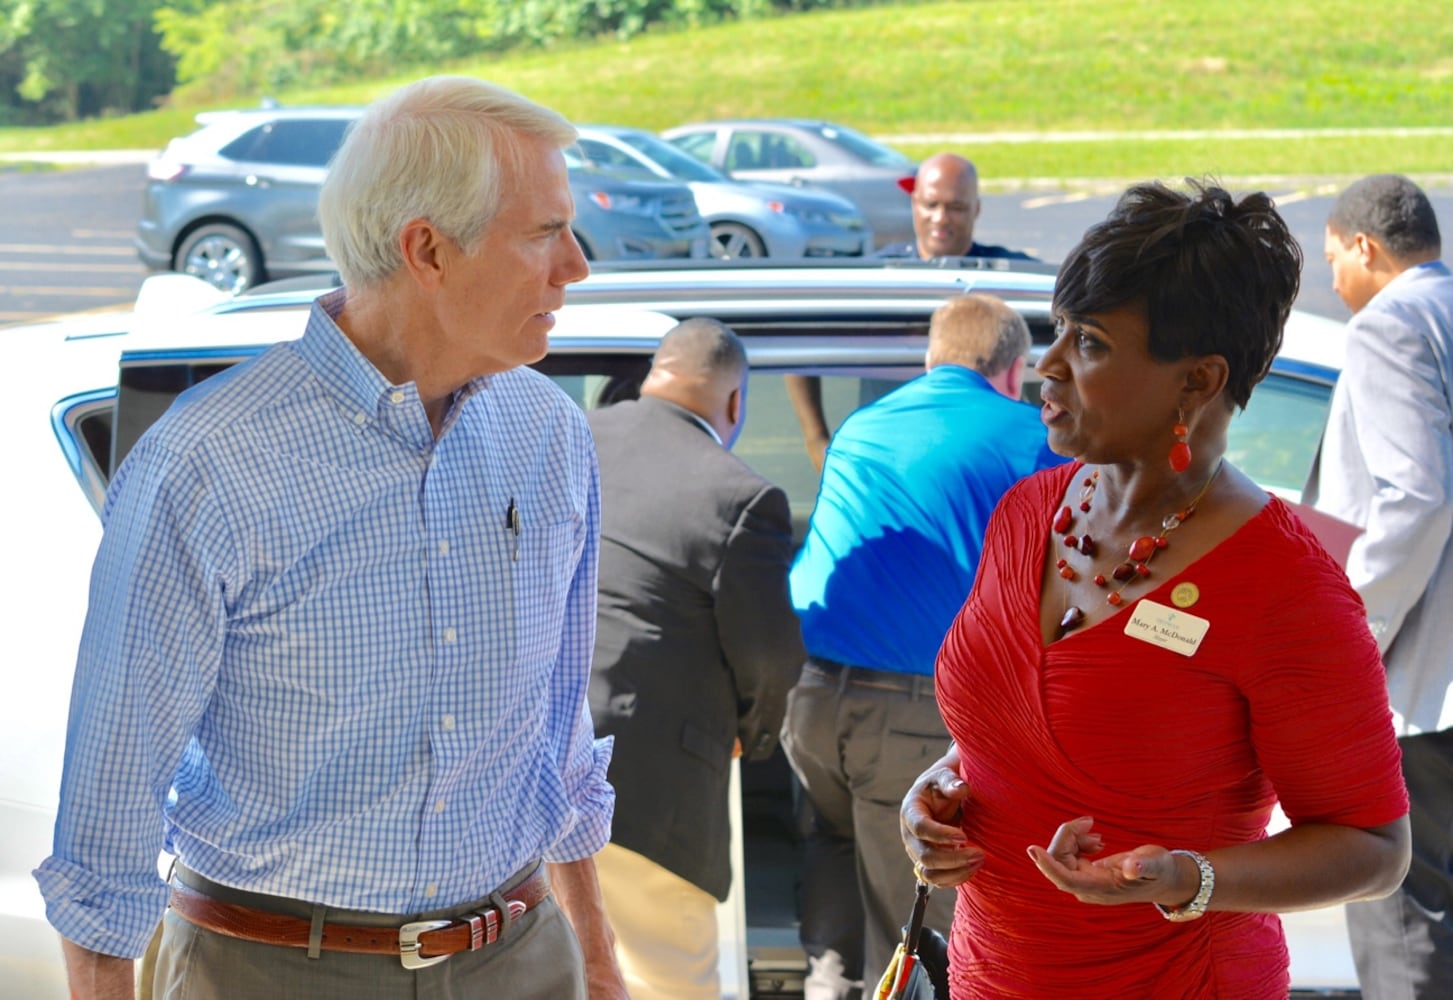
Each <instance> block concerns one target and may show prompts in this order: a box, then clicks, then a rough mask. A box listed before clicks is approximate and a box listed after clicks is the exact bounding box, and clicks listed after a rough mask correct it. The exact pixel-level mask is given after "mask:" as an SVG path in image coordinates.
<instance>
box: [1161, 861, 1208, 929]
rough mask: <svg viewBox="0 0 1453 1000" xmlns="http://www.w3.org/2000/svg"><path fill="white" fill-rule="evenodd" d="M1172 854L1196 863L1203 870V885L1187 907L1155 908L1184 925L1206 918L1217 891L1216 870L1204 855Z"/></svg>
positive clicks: (1168, 918) (1162, 914)
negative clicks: (1213, 894)
mask: <svg viewBox="0 0 1453 1000" xmlns="http://www.w3.org/2000/svg"><path fill="white" fill-rule="evenodd" d="M1171 853H1172V854H1181V855H1184V856H1185V857H1188V858H1190V859H1191V860H1192V861H1194V862H1195V863H1196V867H1197V868H1199V869H1200V870H1201V885H1200V888H1198V889H1197V890H1196V894H1195V895H1194V896H1192V897H1191V901H1190V902H1189V903H1187V904H1186V905H1185V906H1161V905H1160V904H1159V903H1156V904H1155V908H1156V909H1157V910H1159V911H1160V915H1161V916H1162V917H1165V919H1167V920H1171V921H1174V922H1175V923H1184V922H1185V921H1187V920H1196V919H1198V918H1200V917H1204V916H1205V915H1206V907H1207V906H1209V905H1210V903H1211V893H1212V892H1214V891H1215V889H1216V869H1214V868H1212V867H1211V862H1210V861H1209V860H1207V859H1206V856H1205V855H1204V854H1198V853H1197V852H1195V851H1181V850H1175V851H1171Z"/></svg>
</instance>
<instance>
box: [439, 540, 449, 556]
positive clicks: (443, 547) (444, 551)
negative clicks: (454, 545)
mask: <svg viewBox="0 0 1453 1000" xmlns="http://www.w3.org/2000/svg"><path fill="white" fill-rule="evenodd" d="M439 554H440V555H441V556H447V555H448V554H449V539H447V538H444V539H440V541H439Z"/></svg>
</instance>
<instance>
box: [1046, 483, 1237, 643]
mask: <svg viewBox="0 0 1453 1000" xmlns="http://www.w3.org/2000/svg"><path fill="white" fill-rule="evenodd" d="M1220 471H1221V463H1220V462H1217V463H1216V468H1214V469H1212V470H1211V475H1210V477H1209V478H1207V480H1206V485H1204V486H1202V487H1201V491H1200V492H1199V493H1197V494H1196V496H1195V498H1194V499H1193V500H1192V501H1191V502H1190V503H1188V504H1186V506H1185V507H1184V508H1182V509H1181V510H1178V511H1176V512H1175V513H1174V514H1167V515H1166V516H1165V517H1164V518H1162V519H1161V522H1160V534H1158V535H1141V536H1140V537H1139V538H1137V539H1136V540H1135V541H1133V542H1131V543H1130V549H1129V551H1128V552H1127V553H1126V554H1127V555H1128V556H1129V558H1128V559H1126V560H1125V561H1124V562H1122V563H1119V564H1118V565H1116V567H1115V568H1114V569H1113V570H1111V571H1110V577H1111V579H1114V580H1116V581H1118V582H1119V584H1120V586H1119V587H1118V588H1116V589H1115V590H1112V591H1110V593H1109V594H1108V595H1107V596H1106V598H1105V599H1106V600H1107V601H1109V602H1110V603H1111V604H1113V605H1115V606H1116V607H1119V606H1120V604H1121V603H1122V602H1123V600H1124V598H1123V597H1121V595H1122V594H1123V593H1124V592H1125V588H1126V587H1128V586H1130V584H1131V582H1132V581H1134V580H1139V579H1143V578H1145V577H1148V576H1150V561H1151V560H1152V559H1154V558H1155V554H1156V553H1157V552H1159V551H1160V550H1161V549H1164V548H1168V547H1169V546H1170V542H1169V541H1168V540H1167V537H1166V536H1168V535H1169V534H1170V533H1171V532H1172V531H1174V530H1176V529H1177V528H1179V527H1180V526H1181V525H1182V524H1183V523H1185V522H1186V521H1188V520H1190V518H1191V515H1193V514H1194V513H1195V512H1196V505H1197V504H1199V503H1200V502H1201V500H1202V498H1203V497H1205V495H1206V491H1207V490H1209V489H1210V488H1211V484H1212V483H1214V482H1215V481H1216V476H1217V475H1218V474H1219V473H1220ZM1099 481H1100V471H1099V470H1098V469H1096V470H1095V471H1094V472H1093V473H1091V474H1090V475H1088V476H1086V477H1085V480H1084V482H1082V483H1081V484H1080V502H1079V508H1080V512H1081V513H1084V514H1088V513H1089V512H1090V503H1091V501H1093V500H1094V499H1095V487H1096V486H1097V485H1099ZM1074 521H1075V512H1074V510H1072V509H1071V508H1070V507H1069V506H1064V507H1061V508H1060V511H1059V513H1058V514H1056V515H1055V518H1054V523H1053V524H1052V527H1053V528H1054V532H1055V534H1057V535H1059V536H1060V537H1061V538H1062V539H1063V540H1064V543H1065V547H1066V548H1070V549H1076V550H1077V551H1078V552H1079V553H1080V554H1081V555H1083V556H1086V557H1087V558H1090V559H1093V558H1094V557H1095V548H1096V546H1095V542H1094V540H1093V539H1091V538H1090V536H1089V535H1085V534H1082V535H1079V536H1076V535H1074V534H1072V533H1071V529H1072V528H1073V527H1074ZM1054 565H1055V568H1056V569H1057V570H1059V575H1060V576H1062V577H1063V578H1064V579H1066V580H1074V579H1077V578H1078V576H1079V574H1078V573H1076V572H1075V568H1074V567H1073V566H1071V565H1070V564H1069V560H1067V559H1063V558H1062V559H1058V560H1056V561H1055V564H1054ZM1093 579H1094V581H1095V586H1097V587H1108V586H1109V585H1110V580H1108V579H1106V578H1105V574H1103V573H1096V574H1095V575H1094V577H1093ZM1084 619H1085V613H1084V612H1083V611H1081V610H1080V609H1079V608H1077V607H1075V606H1074V605H1073V604H1071V605H1070V606H1069V607H1067V608H1066V609H1065V614H1064V617H1063V618H1061V619H1060V623H1059V627H1060V631H1061V632H1068V631H1069V630H1070V629H1072V628H1074V627H1075V626H1076V625H1078V624H1079V623H1080V622H1082V621H1084Z"/></svg>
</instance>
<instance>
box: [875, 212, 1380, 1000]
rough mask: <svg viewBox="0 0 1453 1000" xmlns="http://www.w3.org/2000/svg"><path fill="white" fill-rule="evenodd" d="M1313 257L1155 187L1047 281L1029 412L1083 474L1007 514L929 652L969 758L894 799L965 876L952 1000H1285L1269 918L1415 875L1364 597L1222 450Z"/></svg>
mask: <svg viewBox="0 0 1453 1000" xmlns="http://www.w3.org/2000/svg"><path fill="white" fill-rule="evenodd" d="M1300 268H1301V252H1300V250H1299V249H1298V247H1297V244H1296V241H1295V239H1294V238H1293V237H1292V235H1291V233H1290V232H1289V231H1288V230H1287V227H1286V225H1285V224H1284V223H1283V221H1282V219H1281V218H1280V217H1279V216H1278V215H1277V213H1276V212H1275V210H1274V209H1273V208H1272V205H1271V202H1270V200H1269V199H1268V198H1267V197H1266V196H1265V195H1263V194H1253V195H1250V196H1248V197H1246V198H1245V199H1243V200H1242V201H1240V202H1236V201H1235V200H1234V199H1232V197H1231V196H1230V195H1229V194H1228V193H1227V192H1225V191H1224V190H1221V189H1219V188H1216V187H1209V186H1208V187H1199V186H1197V187H1194V188H1193V189H1192V190H1191V191H1190V192H1189V193H1181V192H1177V191H1172V190H1171V189H1169V188H1166V187H1164V186H1162V185H1159V184H1147V185H1139V186H1136V187H1133V188H1131V189H1130V190H1129V191H1127V192H1126V194H1125V195H1124V196H1123V197H1122V198H1121V200H1120V202H1119V204H1118V205H1117V207H1116V208H1115V209H1114V211H1113V212H1112V213H1111V215H1110V216H1109V218H1108V219H1107V220H1106V221H1105V222H1103V223H1100V224H1099V225H1097V226H1094V227H1092V228H1091V229H1090V230H1089V231H1088V232H1087V233H1086V235H1085V237H1084V239H1083V240H1082V241H1081V243H1080V244H1079V246H1077V247H1076V248H1075V250H1074V251H1072V252H1071V254H1070V256H1069V258H1068V259H1067V260H1066V262H1065V264H1064V266H1063V268H1062V269H1061V271H1060V276H1059V280H1058V282H1057V286H1056V289H1055V299H1054V314H1055V317H1056V321H1057V324H1058V325H1057V336H1056V339H1055V342H1054V345H1053V346H1052V347H1051V348H1050V349H1049V351H1048V352H1047V353H1046V354H1045V355H1044V357H1043V359H1042V360H1041V361H1040V363H1039V366H1038V371H1039V374H1040V375H1041V376H1043V379H1044V381H1043V383H1042V387H1041V396H1042V398H1043V401H1044V406H1043V412H1042V416H1043V420H1044V422H1045V424H1046V426H1047V427H1048V430H1049V443H1050V446H1051V447H1052V448H1053V449H1054V450H1055V451H1056V452H1058V453H1060V454H1062V455H1069V456H1073V457H1074V458H1076V459H1077V461H1075V462H1073V463H1070V464H1069V465H1066V466H1061V467H1059V468H1056V469H1053V470H1050V471H1047V472H1043V473H1039V474H1037V475H1035V476H1033V477H1031V478H1029V479H1026V480H1024V481H1022V482H1021V483H1020V484H1019V485H1018V486H1016V487H1015V488H1014V489H1013V490H1012V491H1011V492H1010V493H1009V494H1008V495H1006V496H1005V497H1004V499H1003V500H1002V501H1001V503H1000V504H999V507H998V509H997V510H996V512H995V514H994V516H993V519H992V520H991V522H990V524H989V528H988V533H987V536H986V538H985V544H984V555H983V558H982V561H981V562H980V565H979V573H978V578H977V580H976V582H975V584H974V590H973V593H972V594H970V596H969V599H968V602H967V603H966V604H965V606H964V608H963V611H962V612H961V613H960V615H959V617H958V619H957V621H956V622H955V623H954V625H953V626H952V628H951V629H950V630H949V633H948V635H947V636H946V638H945V640H944V643H943V648H942V650H941V652H940V653H939V660H938V667H937V685H938V698H939V704H940V707H941V711H942V713H943V716H944V720H945V722H946V723H947V725H948V729H949V732H950V733H951V734H952V736H953V739H954V742H953V744H952V746H951V747H950V750H949V752H948V754H947V755H946V756H945V757H944V758H943V760H941V761H939V762H938V763H937V764H935V765H934V766H933V767H932V768H930V769H929V770H928V771H926V772H925V773H924V774H923V776H922V777H921V778H920V779H919V780H918V782H917V783H916V784H915V785H914V786H913V788H912V789H911V790H910V791H909V793H908V796H907V797H906V798H905V799H904V803H903V830H904V841H905V844H906V846H907V848H908V852H909V854H910V855H911V856H912V857H913V858H914V860H915V861H916V862H917V864H918V871H919V874H920V877H921V878H923V879H925V880H926V881H928V882H930V883H932V884H933V885H935V886H939V887H950V886H958V887H959V889H958V901H957V906H956V910H955V915H954V925H953V930H952V935H951V942H950V973H951V992H952V997H953V1000H966V998H1004V997H1023V998H1033V1000H1051V998H1056V997H1066V998H1070V997H1073V998H1090V1000H1095V998H1116V1000H1120V998H1141V997H1157V998H1158V997H1166V998H1174V1000H1186V998H1202V997H1204V998H1218V1000H1230V998H1254V1000H1266V998H1273V997H1276V998H1284V997H1285V996H1286V995H1287V991H1288V958H1287V950H1286V943H1285V940H1284V938H1283V935H1282V930H1281V923H1280V921H1279V920H1278V918H1277V917H1276V915H1275V914H1276V913H1278V912H1280V911H1287V910H1298V909H1307V908H1311V907H1318V906H1328V905H1333V904H1336V903H1340V902H1344V901H1347V900H1353V899H1367V898H1374V897H1378V896H1384V895H1387V894H1388V893H1390V892H1392V891H1393V890H1394V889H1396V888H1397V886H1398V884H1399V882H1400V881H1401V880H1402V877H1403V874H1404V873H1405V871H1406V869H1407V865H1408V826H1407V809H1408V806H1407V794H1406V790H1405V788H1404V786H1403V781H1402V777H1401V774H1400V772H1399V767H1398V748H1397V744H1396V742H1395V740H1394V738H1393V730H1392V725H1391V720H1390V715H1389V711H1388V703H1387V694H1386V689H1385V678H1384V675H1383V669H1382V664H1381V660H1380V658H1379V656H1378V651H1377V644H1376V643H1375V642H1374V641H1373V639H1372V636H1371V633H1370V632H1369V631H1368V628H1367V623H1366V619H1365V617H1364V615H1363V610H1362V604H1361V601H1360V600H1359V599H1358V597H1357V595H1356V594H1355V592H1354V591H1353V590H1352V589H1351V587H1350V586H1349V585H1348V583H1347V581H1346V578H1345V576H1344V574H1343V572H1342V570H1341V569H1340V567H1338V566H1337V564H1336V563H1335V562H1334V561H1333V560H1332V559H1331V558H1330V557H1329V556H1327V554H1326V553H1325V552H1323V550H1322V549H1321V547H1320V546H1319V545H1318V543H1317V542H1316V540H1315V539H1314V538H1313V536H1312V535H1311V534H1310V532H1309V531H1308V530H1307V529H1306V528H1305V527H1304V526H1303V525H1302V523H1301V522H1300V521H1299V520H1298V519H1297V517H1296V515H1295V514H1294V513H1293V512H1292V511H1291V510H1290V509H1289V508H1288V507H1287V506H1286V505H1285V504H1284V503H1282V502H1281V501H1280V500H1278V499H1276V498H1274V497H1269V496H1268V495H1267V494H1266V493H1265V492H1263V491H1262V490H1261V489H1260V488H1259V487H1257V486H1256V484H1255V483H1253V482H1252V481H1251V480H1249V479H1248V478H1247V477H1246V476H1245V475H1243V474H1242V473H1241V472H1240V471H1238V470H1237V469H1235V468H1234V467H1233V466H1232V465H1231V464H1230V463H1229V462H1227V461H1226V460H1225V456H1224V453H1225V450H1226V431H1227V426H1228V425H1229V423H1230V420H1231V416H1232V413H1233V411H1234V409H1235V408H1237V407H1244V406H1245V405H1246V401H1247V399H1248V398H1249V396H1250V394H1251V390H1252V387H1253V386H1254V385H1255V384H1256V383H1257V382H1258V381H1259V380H1260V379H1261V378H1262V376H1263V375H1265V373H1266V371H1267V368H1268V366H1269V365H1270V363H1271V360H1272V358H1273V356H1274V355H1275V354H1276V352H1277V349H1278V347H1279V346H1280V343H1281V333H1282V327H1283V325H1284V324H1285V321H1286V317H1287V314H1288V312H1289V311H1290V309H1291V305H1292V301H1293V299H1294V298H1295V296H1296V291H1297V282H1298V275H1299V272H1300ZM1278 801H1280V803H1281V806H1282V808H1283V810H1284V811H1285V813H1286V815H1287V817H1288V818H1289V820H1290V822H1291V826H1290V828H1289V829H1286V830H1284V831H1283V832H1280V833H1278V834H1277V835H1275V836H1272V837H1268V836H1267V834H1266V827H1267V821H1268V819H1269V818H1270V816H1271V813H1272V807H1273V805H1274V804H1275V803H1276V802H1278Z"/></svg>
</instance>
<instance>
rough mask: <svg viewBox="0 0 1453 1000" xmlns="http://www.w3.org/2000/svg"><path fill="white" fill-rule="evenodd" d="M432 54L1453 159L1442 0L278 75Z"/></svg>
mask: <svg viewBox="0 0 1453 1000" xmlns="http://www.w3.org/2000/svg"><path fill="white" fill-rule="evenodd" d="M433 72H455V73H467V74H474V75H478V76H482V77H486V78H488V79H492V80H495V81H497V82H499V83H502V84H504V85H505V86H508V87H511V88H513V89H515V90H518V91H520V92H522V93H524V94H527V95H528V96H530V97H532V98H534V99H536V100H539V101H541V102H543V103H545V104H548V105H550V106H552V107H555V108H557V109H559V110H560V111H562V112H563V113H565V114H566V115H568V116H569V117H571V118H572V119H574V120H576V121H582V122H584V121H590V122H614V123H622V124H634V125H641V126H645V127H649V128H664V127H667V126H670V125H673V124H677V123H680V122H685V121H691V120H698V119H702V118H708V117H713V116H722V115H767V116H771V115H802V116H813V117H821V118H826V119H829V120H833V121H839V122H843V123H845V124H849V125H853V126H855V127H857V128H859V129H862V130H864V131H866V132H868V133H870V134H873V135H877V136H879V137H882V138H885V139H886V140H887V141H889V142H890V143H891V144H893V145H895V146H897V147H899V148H901V149H903V150H904V151H905V152H907V153H909V154H910V155H912V156H916V157H921V156H923V155H926V154H927V153H929V152H933V151H936V150H938V149H956V150H958V151H961V152H963V153H965V154H967V155H969V156H971V157H973V158H974V159H975V160H976V161H977V162H978V164H979V166H980V170H981V172H982V173H983V174H984V176H985V178H986V180H989V181H992V182H996V183H1001V184H1002V183H1007V182H1008V181H1009V179H1024V178H1055V179H1078V178H1090V179H1093V178H1125V177H1149V176H1160V177H1179V176H1184V175H1187V174H1204V173H1213V174H1216V175H1219V176H1221V177H1223V178H1254V177H1263V176H1269V175H1282V176H1284V175H1300V176H1346V175H1355V174H1362V173H1367V172H1372V171H1379V170H1390V171H1400V172H1404V173H1409V174H1414V175H1418V176H1421V177H1430V176H1437V175H1453V121H1450V116H1449V109H1450V108H1453V18H1450V17H1449V16H1448V15H1447V11H1446V10H1444V9H1443V8H1441V6H1440V5H1438V4H1428V3H1426V2H1425V0H1386V2H1384V3H1382V4H1380V5H1376V6H1373V7H1369V6H1367V5H1366V4H1365V3H1362V2H1354V0H1295V2H1283V3H1268V2H1266V0H1217V2H1216V3H1208V2H1206V0H1163V2H1161V3H1157V4H1146V3H1144V2H1143V0H960V2H943V0H941V2H934V3H900V4H885V5H882V6H875V7H870V8H865V9H857V10H847V11H827V12H814V13H809V14H798V15H792V16H783V17H777V18H770V19H766V20H757V21H750V22H742V23H733V24H726V25H721V26H718V27H713V28H709V29H702V30H697V31H677V32H665V31H661V32H655V33H648V34H646V35H643V36H640V37H637V38H634V39H631V40H630V41H625V42H621V41H616V40H606V41H601V42H598V43H594V44H576V45H570V46H563V47H558V48H555V49H552V50H549V51H542V52H523V53H517V54H513V55H509V56H506V57H501V58H494V59H489V60H480V61H470V62H465V63H461V64H455V65H449V66H428V67H415V68H413V69H410V70H408V71H406V72H400V73H399V74H398V75H397V76H394V77H392V78H388V79H374V80H369V81H366V82H358V83H356V84H352V85H348V86H339V87H332V88H328V89H325V90H312V91H302V92H296V93H280V94H274V95H271V96H273V97H276V98H277V99H279V100H281V101H282V102H283V103H288V104H292V103H364V102H367V101H368V100H370V99H371V98H373V97H375V96H377V95H379V94H381V93H384V92H386V91H388V90H390V89H392V88H394V87H396V86H398V85H399V84H400V83H403V82H406V81H408V80H410V79H413V78H415V77H418V76H421V75H425V74H427V73H433ZM260 96H262V95H245V96H240V97H239V98H238V100H237V102H236V105H234V106H245V105H251V104H255V103H256V100H257V98H259V97H260ZM202 109H203V108H202V106H200V105H197V104H191V103H188V102H187V100H186V98H185V95H184V94H182V95H178V96H177V97H176V98H175V100H174V102H173V105H172V106H170V107H168V108H165V109H162V110H160V111H157V112H153V113H149V114H144V115H136V116H132V117H129V118H116V119H108V120H103V121H97V122H85V123H79V124H75V125H68V126H62V127H56V128H50V129H35V130H24V129H9V130H0V151H5V150H11V151H18V150H38V149H46V148H50V149H78V148H83V149H104V148H156V147H160V146H161V145H162V144H164V142H165V141H166V140H167V139H168V138H170V137H171V136H173V135H177V134H179V133H182V132H185V131H188V130H189V129H190V127H191V120H192V117H193V115H194V114H195V113H196V112H197V111H199V110H202ZM1264 130H1296V132H1297V134H1296V135H1294V136H1293V135H1288V134H1272V135H1269V136H1268V135H1265V134H1258V133H1261V132H1263V131H1264ZM1302 130H1312V131H1310V132H1308V133H1303V132H1302ZM1329 130H1330V131H1329ZM1066 132H1069V133H1110V134H1108V135H1106V134H1100V135H1094V136H1085V135H1070V136H1065V135H1063V133H1066ZM1144 133H1154V134H1151V135H1146V134H1144Z"/></svg>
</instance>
